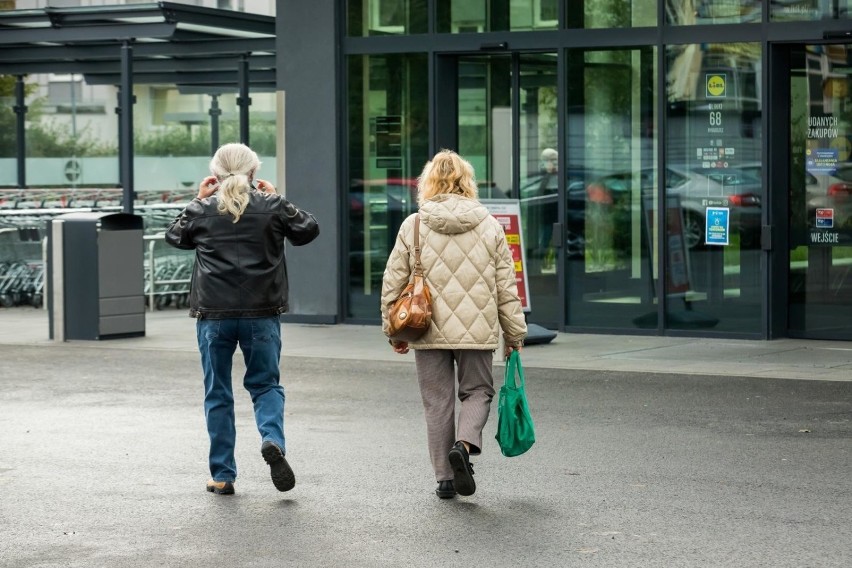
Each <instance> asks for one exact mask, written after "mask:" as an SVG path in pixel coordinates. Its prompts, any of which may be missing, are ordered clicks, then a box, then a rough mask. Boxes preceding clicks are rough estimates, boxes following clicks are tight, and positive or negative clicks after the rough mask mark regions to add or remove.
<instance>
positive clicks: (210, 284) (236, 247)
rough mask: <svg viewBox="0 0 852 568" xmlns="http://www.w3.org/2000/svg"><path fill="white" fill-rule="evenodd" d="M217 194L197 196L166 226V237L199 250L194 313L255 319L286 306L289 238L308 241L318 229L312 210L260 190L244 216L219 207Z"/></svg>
mask: <svg viewBox="0 0 852 568" xmlns="http://www.w3.org/2000/svg"><path fill="white" fill-rule="evenodd" d="M217 204H218V198H217V196H216V195H213V196H212V197H209V198H207V199H198V198H196V199H193V200H192V201H191V202H190V203H189V205H187V206H186V209H184V210H183V212H182V213H181V214H180V215H178V216H177V218H175V220H174V221H172V223H171V224H170V225H169V228H168V230H167V231H166V242H167V243H169V244H170V245H172V246H174V247H177V248H180V249H187V250H191V249H195V268H194V270H193V272H192V284H191V285H190V292H189V305H190V310H189V315H190V316H192V317H195V318H202V317H203V318H211V319H224V318H250V317H264V316H270V315H275V314H281V313H284V312H286V311H287V309H288V305H287V290H288V287H287V264H286V261H285V259H284V239H285V238H286V239H287V240H288V241H290V242H291V243H292V244H294V245H296V246H300V245H304V244H307V243H309V242H311V241H312V240H314V239H315V238H316V236H317V235H318V234H319V225H318V224H317V220H316V219H315V218H314V216H313V215H311V214H310V213H308V212H307V211H302V210H300V209H298V208H296V206H294V205H293V204H292V203H290V202H289V201H287V200H286V199H284V198H283V197H281V196H280V195H277V194H271V195H269V194H265V193H262V192H259V191H256V190H253V191H252V192H251V193H250V201H249V204H248V207H246V210H245V213H243V215H242V217H241V218H240V220H239V221H238V222H236V223H234V222H233V220H234V218H233V217H232V216H231V215H229V214H222V213H219V211H217V210H216V206H217Z"/></svg>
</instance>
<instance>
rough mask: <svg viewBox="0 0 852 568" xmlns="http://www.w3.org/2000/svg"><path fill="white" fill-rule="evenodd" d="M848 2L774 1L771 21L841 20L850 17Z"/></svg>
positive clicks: (771, 8)
mask: <svg viewBox="0 0 852 568" xmlns="http://www.w3.org/2000/svg"><path fill="white" fill-rule="evenodd" d="M849 15H850V14H849V2H848V0H840V1H834V2H826V1H825V0H772V2H771V4H770V5H769V19H770V20H771V21H773V22H793V21H808V20H832V19H834V20H839V19H845V18H848V17H849Z"/></svg>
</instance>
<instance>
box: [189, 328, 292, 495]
mask: <svg viewBox="0 0 852 568" xmlns="http://www.w3.org/2000/svg"><path fill="white" fill-rule="evenodd" d="M196 332H197V334H198V350H199V351H200V352H201V367H202V369H203V371H204V413H205V416H206V418H207V433H208V434H209V435H210V457H209V461H210V474H211V475H212V476H213V479H214V480H215V481H232V482H233V481H234V480H235V479H236V477H237V463H236V461H235V460H234V445H235V443H236V437H237V430H236V426H235V424H234V390H233V387H232V386H231V367H232V363H233V358H234V352H235V351H236V349H237V345H239V346H240V351H242V352H243V359H244V360H245V364H246V374H245V377H244V378H243V386H244V387H245V388H246V390H247V391H249V394H251V401H252V403H253V404H254V419H255V422H257V429H258V431H259V432H260V436H261V439H262V440H261V443H262V442H265V441H267V440H270V441H272V442H275V443H276V444H278V445H279V446H280V447H281V450H282V451H284V449H285V448H284V387H282V386H281V385H280V384H279V379H280V371H279V368H278V364H279V361H280V358H281V322H280V320H279V319H278V316H271V317H265V318H240V319H199V320H198V322H197V323H196Z"/></svg>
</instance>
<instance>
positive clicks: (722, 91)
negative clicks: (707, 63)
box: [705, 73, 728, 99]
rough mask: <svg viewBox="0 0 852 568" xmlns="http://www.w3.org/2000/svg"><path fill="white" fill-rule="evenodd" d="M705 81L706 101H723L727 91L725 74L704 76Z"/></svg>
mask: <svg viewBox="0 0 852 568" xmlns="http://www.w3.org/2000/svg"><path fill="white" fill-rule="evenodd" d="M705 78H706V79H707V98H708V99H723V98H725V95H726V94H727V93H726V90H727V85H728V81H727V74H725V73H713V74H708V75H705Z"/></svg>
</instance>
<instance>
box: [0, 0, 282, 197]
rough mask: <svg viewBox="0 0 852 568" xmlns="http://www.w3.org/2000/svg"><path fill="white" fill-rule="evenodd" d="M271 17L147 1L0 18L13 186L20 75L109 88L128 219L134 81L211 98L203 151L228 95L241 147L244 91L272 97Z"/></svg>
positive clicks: (22, 172)
mask: <svg viewBox="0 0 852 568" xmlns="http://www.w3.org/2000/svg"><path fill="white" fill-rule="evenodd" d="M275 67H276V63H275V18H274V17H273V16H262V15H258V14H250V13H246V12H235V11H231V10H219V9H213V8H204V7H198V6H190V5H185V4H175V3H172V2H157V3H151V4H131V5H115V6H97V7H73V8H53V7H47V8H43V9H36V10H8V11H0V75H13V76H16V77H17V82H16V85H15V99H16V100H15V107H14V110H15V113H16V114H17V152H16V155H17V166H18V176H17V183H18V187H21V188H24V187H26V140H25V138H26V137H25V123H26V113H27V107H26V104H25V100H24V77H25V76H26V75H28V74H32V73H63V74H66V73H73V74H82V75H83V78H84V80H85V81H86V83H88V84H90V85H115V86H117V87H118V89H119V94H118V106H117V107H116V113H117V114H118V115H119V128H118V134H119V136H118V139H119V178H120V180H119V181H120V184H121V186H122V190H123V204H124V205H123V208H124V211H125V212H126V213H132V212H133V196H134V194H135V192H134V188H133V112H132V109H133V104H134V102H135V97H134V96H133V85H134V84H166V85H176V86H177V88H178V90H179V91H180V92H181V93H184V94H206V95H209V96H210V97H211V106H210V110H209V114H210V120H211V138H212V141H211V142H212V143H211V146H213V149H215V148H216V147H217V146H218V117H219V115H220V114H221V110H220V109H219V107H218V97H219V95H221V94H223V93H232V92H236V93H237V94H238V96H237V106H238V107H239V116H240V141H241V142H243V143H244V144H248V142H249V107H250V105H251V98H250V96H249V93H250V91H274V90H275V85H276V79H275Z"/></svg>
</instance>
